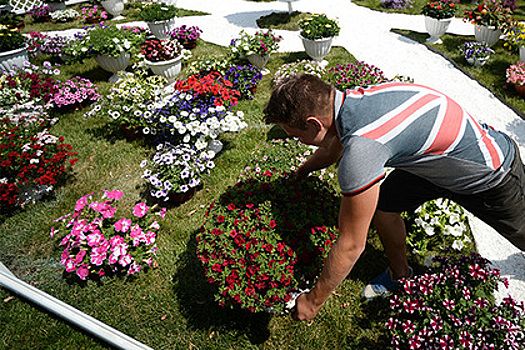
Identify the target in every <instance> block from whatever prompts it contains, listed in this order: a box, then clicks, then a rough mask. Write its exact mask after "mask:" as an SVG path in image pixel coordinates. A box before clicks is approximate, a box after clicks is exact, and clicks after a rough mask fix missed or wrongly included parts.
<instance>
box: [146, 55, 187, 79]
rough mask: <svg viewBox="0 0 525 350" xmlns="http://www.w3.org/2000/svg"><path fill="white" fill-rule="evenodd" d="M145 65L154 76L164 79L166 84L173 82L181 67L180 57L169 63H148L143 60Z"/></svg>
mask: <svg viewBox="0 0 525 350" xmlns="http://www.w3.org/2000/svg"><path fill="white" fill-rule="evenodd" d="M145 62H146V65H147V66H148V67H149V68H150V69H151V71H152V72H153V73H154V74H156V75H160V76H161V77H164V78H166V79H167V80H168V82H170V83H171V82H173V81H175V79H176V78H177V76H178V75H179V74H180V70H181V67H182V56H179V57H175V58H174V59H172V60H169V61H159V62H150V61H148V60H145Z"/></svg>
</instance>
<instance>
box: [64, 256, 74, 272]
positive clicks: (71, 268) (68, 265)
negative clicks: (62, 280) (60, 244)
mask: <svg viewBox="0 0 525 350" xmlns="http://www.w3.org/2000/svg"><path fill="white" fill-rule="evenodd" d="M64 266H65V267H66V271H67V272H72V271H75V269H76V268H77V264H76V263H75V260H73V259H69V260H67V261H66V263H65V264H64Z"/></svg>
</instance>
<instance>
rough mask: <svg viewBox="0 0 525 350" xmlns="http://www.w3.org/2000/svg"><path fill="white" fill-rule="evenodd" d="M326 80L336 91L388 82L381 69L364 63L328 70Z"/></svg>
mask: <svg viewBox="0 0 525 350" xmlns="http://www.w3.org/2000/svg"><path fill="white" fill-rule="evenodd" d="M326 78H327V80H328V82H330V83H331V84H332V85H334V87H335V88H336V89H338V90H346V89H351V88H354V87H356V86H365V85H373V84H379V83H383V82H387V81H389V79H388V78H387V77H386V76H385V74H384V73H383V71H382V70H381V69H379V68H378V67H376V66H373V65H369V64H368V63H366V62H364V61H358V62H354V63H348V64H344V65H341V64H337V65H336V66H335V67H334V68H330V69H329V70H328V73H327V77H326Z"/></svg>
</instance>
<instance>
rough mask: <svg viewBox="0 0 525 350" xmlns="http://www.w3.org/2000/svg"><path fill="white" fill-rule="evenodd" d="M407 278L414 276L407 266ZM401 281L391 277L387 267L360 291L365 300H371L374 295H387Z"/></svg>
mask: <svg viewBox="0 0 525 350" xmlns="http://www.w3.org/2000/svg"><path fill="white" fill-rule="evenodd" d="M409 271H410V274H409V278H412V277H414V271H413V270H412V268H411V267H409ZM400 286H401V283H400V282H399V281H397V280H393V279H392V272H391V271H390V268H387V269H386V270H385V271H383V273H381V274H380V275H379V276H377V277H376V278H374V279H373V280H372V281H371V282H370V283H369V284H368V285H367V286H366V287H365V288H364V289H363V292H362V293H361V294H362V295H363V297H365V298H366V300H367V301H369V300H372V299H374V298H376V297H387V296H389V295H390V294H391V293H392V292H393V291H395V290H396V289H398V288H399V287H400Z"/></svg>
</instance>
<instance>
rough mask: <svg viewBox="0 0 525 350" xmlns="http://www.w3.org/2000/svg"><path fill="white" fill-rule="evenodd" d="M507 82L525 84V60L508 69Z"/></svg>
mask: <svg viewBox="0 0 525 350" xmlns="http://www.w3.org/2000/svg"><path fill="white" fill-rule="evenodd" d="M506 76H507V83H512V84H516V85H521V86H523V85H525V62H516V64H513V65H511V66H510V67H509V68H507V71H506Z"/></svg>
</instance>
